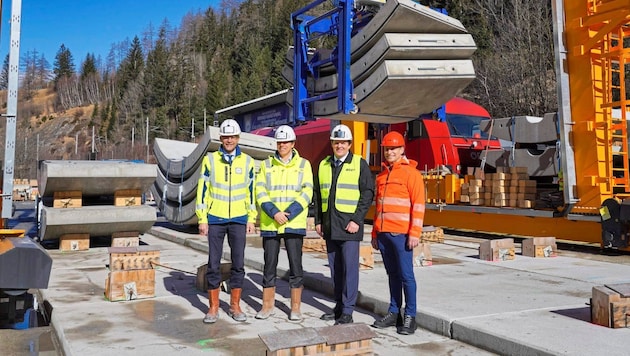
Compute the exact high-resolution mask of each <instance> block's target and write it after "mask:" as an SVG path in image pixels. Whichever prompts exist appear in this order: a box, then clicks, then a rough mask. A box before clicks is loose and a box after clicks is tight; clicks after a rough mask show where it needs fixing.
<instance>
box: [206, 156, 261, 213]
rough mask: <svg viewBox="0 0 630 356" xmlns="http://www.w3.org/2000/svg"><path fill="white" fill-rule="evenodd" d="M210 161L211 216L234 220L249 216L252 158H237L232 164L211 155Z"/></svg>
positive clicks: (220, 157)
mask: <svg viewBox="0 0 630 356" xmlns="http://www.w3.org/2000/svg"><path fill="white" fill-rule="evenodd" d="M208 156H209V157H208V158H209V161H210V179H209V183H210V187H211V189H210V201H211V202H212V204H211V206H210V209H211V210H212V212H211V213H210V214H212V215H214V216H217V217H221V218H232V217H235V216H243V215H247V214H248V211H247V208H248V207H249V206H250V204H249V202H247V201H246V200H247V196H248V192H247V190H248V189H249V183H248V181H249V179H250V178H249V172H250V171H251V169H252V166H251V164H252V159H251V157H249V156H247V155H244V157H245V160H242V159H239V157H240V156H236V157H235V158H234V161H233V162H232V164H227V163H223V162H221V160H222V156H221V155H218V154H216V153H209V154H208ZM235 202H243V204H232V203H235Z"/></svg>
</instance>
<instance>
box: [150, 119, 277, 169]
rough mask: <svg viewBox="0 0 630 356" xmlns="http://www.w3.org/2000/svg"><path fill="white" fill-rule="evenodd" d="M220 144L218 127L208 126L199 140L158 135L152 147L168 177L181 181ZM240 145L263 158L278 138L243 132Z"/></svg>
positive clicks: (254, 155)
mask: <svg viewBox="0 0 630 356" xmlns="http://www.w3.org/2000/svg"><path fill="white" fill-rule="evenodd" d="M220 146H221V141H220V140H219V128H218V127H214V126H209V127H208V129H207V130H206V133H205V135H203V137H202V138H201V140H200V141H199V143H189V142H182V141H176V140H167V139H161V138H156V139H155V144H154V146H153V151H154V153H155V157H156V159H157V161H158V166H159V168H160V170H161V171H162V173H163V175H164V176H165V177H167V178H168V179H167V180H169V181H171V180H174V181H182V180H185V179H188V178H189V177H191V176H192V175H194V173H195V172H198V169H199V166H200V165H201V161H202V160H203V157H204V156H205V155H206V154H207V153H208V152H214V151H216V150H218V149H219V147H220ZM239 146H240V148H241V150H242V151H243V152H245V153H247V154H248V155H250V156H252V157H253V158H254V159H258V160H263V159H265V158H267V157H269V155H271V154H273V152H275V150H276V140H274V139H273V138H272V137H265V136H260V135H254V134H250V133H245V132H243V133H241V137H240V140H239ZM194 178H195V180H196V179H197V177H194Z"/></svg>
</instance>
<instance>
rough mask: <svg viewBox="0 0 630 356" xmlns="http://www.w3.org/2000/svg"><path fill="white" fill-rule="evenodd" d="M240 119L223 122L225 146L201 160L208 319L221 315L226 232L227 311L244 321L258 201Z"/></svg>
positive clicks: (200, 213) (221, 133)
mask: <svg viewBox="0 0 630 356" xmlns="http://www.w3.org/2000/svg"><path fill="white" fill-rule="evenodd" d="M240 134H241V128H240V126H239V124H238V123H237V122H236V121H235V120H232V119H227V120H225V121H223V122H222V123H221V126H220V127H219V136H220V140H221V147H220V148H219V149H218V150H217V151H215V152H212V153H208V154H207V155H206V156H205V157H204V158H203V162H202V167H201V172H200V175H199V182H198V185H197V205H196V211H195V212H196V214H197V220H198V223H199V234H200V235H203V236H207V238H208V250H209V251H208V272H207V273H206V279H207V281H208V299H209V304H210V306H209V309H208V313H207V314H206V316H205V318H204V319H203V322H204V323H206V324H212V323H215V322H216V321H217V319H218V317H219V286H220V284H221V271H220V267H221V256H222V255H223V241H224V240H225V235H227V237H228V242H229V245H230V249H231V257H232V269H231V276H230V287H231V292H230V294H231V298H230V309H229V311H228V314H229V315H230V316H231V317H232V318H233V319H234V320H236V321H245V320H247V316H246V315H245V313H244V312H243V311H242V310H241V307H240V300H241V292H242V286H243V280H244V278H245V268H244V262H245V261H244V255H245V236H246V234H248V233H249V234H251V233H254V232H255V230H256V229H255V225H254V224H255V221H256V216H257V211H256V206H255V204H254V194H253V189H254V179H255V178H254V160H253V159H252V158H251V157H250V156H248V155H247V154H245V153H243V152H241V149H240V147H239V146H238V141H239V138H240Z"/></svg>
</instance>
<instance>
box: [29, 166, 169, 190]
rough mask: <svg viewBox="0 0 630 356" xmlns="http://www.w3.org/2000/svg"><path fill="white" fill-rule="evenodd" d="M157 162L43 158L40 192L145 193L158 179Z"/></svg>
mask: <svg viewBox="0 0 630 356" xmlns="http://www.w3.org/2000/svg"><path fill="white" fill-rule="evenodd" d="M156 175H157V166H156V165H155V164H146V163H134V162H127V161H43V162H42V163H41V168H40V176H39V182H38V184H39V191H40V194H41V196H42V197H52V196H53V194H54V193H55V192H62V191H80V192H81V193H82V195H83V196H99V195H111V194H113V193H114V192H115V191H117V190H123V189H138V190H140V191H142V192H145V191H147V190H148V189H149V187H150V186H151V185H152V184H153V182H154V181H155V177H156Z"/></svg>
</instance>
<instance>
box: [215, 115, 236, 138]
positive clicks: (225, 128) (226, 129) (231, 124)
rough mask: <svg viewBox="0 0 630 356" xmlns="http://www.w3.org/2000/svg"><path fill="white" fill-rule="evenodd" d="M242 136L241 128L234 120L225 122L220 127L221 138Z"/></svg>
mask: <svg viewBox="0 0 630 356" xmlns="http://www.w3.org/2000/svg"><path fill="white" fill-rule="evenodd" d="M240 134H241V127H240V126H239V125H238V122H236V120H233V119H227V120H224V121H223V122H222V123H221V126H219V136H238V135H240Z"/></svg>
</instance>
